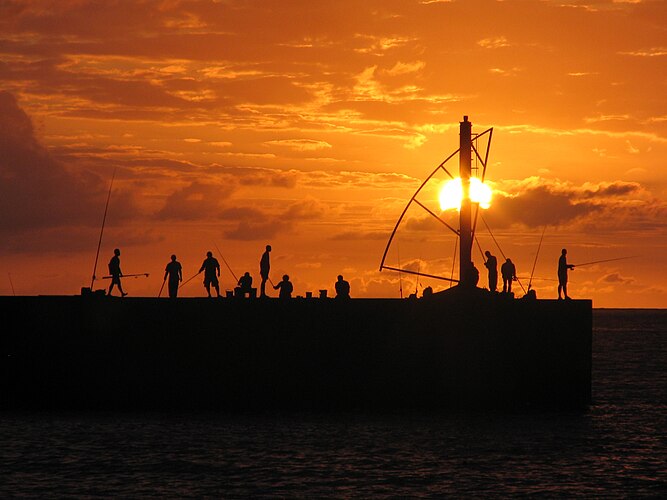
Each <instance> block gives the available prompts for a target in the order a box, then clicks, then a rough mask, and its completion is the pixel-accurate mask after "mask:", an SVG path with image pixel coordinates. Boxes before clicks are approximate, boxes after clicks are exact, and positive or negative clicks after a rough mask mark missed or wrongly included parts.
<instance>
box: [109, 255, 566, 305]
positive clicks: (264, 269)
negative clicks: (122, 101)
mask: <svg viewBox="0 0 667 500" xmlns="http://www.w3.org/2000/svg"><path fill="white" fill-rule="evenodd" d="M270 253H271V245H266V249H265V251H264V253H263V254H262V257H261V259H260V261H259V275H260V277H261V279H262V281H261V284H260V297H262V298H263V297H267V295H266V282H267V281H269V282H270V283H271V285H273V289H274V290H279V292H278V297H279V298H281V299H289V298H291V297H292V293H293V292H294V285H293V284H292V282H291V281H290V278H289V275H287V274H285V275H283V279H282V281H280V282H278V284H277V285H274V284H273V282H272V281H271V279H270V278H269V271H270V270H271V258H270ZM484 255H485V256H486V260H485V262H484V267H486V268H487V270H488V280H489V290H490V291H491V292H492V293H497V291H498V259H497V258H496V256H495V255H492V254H491V252H490V251H488V250H487V251H486V252H484ZM570 269H574V265H573V264H568V263H567V249H565V248H563V249H562V251H561V256H560V258H559V259H558V299H559V300H561V299H562V298H565V299H569V298H570V297H569V296H568V294H567V279H568V276H567V275H568V270H570ZM202 272H203V273H204V288H205V289H206V293H207V294H208V296H209V297H211V296H212V295H211V287H213V289H214V290H215V293H216V296H217V297H220V280H219V279H218V278H219V277H220V263H219V262H218V260H217V259H216V258H215V257H213V252H210V251H209V252H206V258H205V259H204V262H202V265H201V267H200V268H199V272H198V273H197V275H198V274H200V273H202ZM471 272H472V273H473V274H474V280H473V282H474V284H475V286H476V285H477V282H478V280H479V271H478V270H477V268H476V267H475V265H474V264H473V263H471ZM109 274H110V275H111V276H110V277H111V285H110V286H109V295H111V292H112V291H113V289H114V287H118V291H119V292H120V294H121V296H122V297H125V296H126V295H127V293H126V292H125V291H123V287H122V284H121V280H120V279H121V277H122V276H123V273H122V271H121V269H120V250H119V249H118V248H116V249H115V250H114V255H113V257H112V258H111V260H110V261H109ZM500 275H501V277H502V280H503V288H502V293H504V294H511V293H512V282H513V281H517V277H516V266H515V265H514V263H513V262H512V259H510V258H506V259H505V262H504V263H503V264H502V265H501V266H500ZM195 276H196V275H195ZM193 278H194V276H193ZM191 279H192V278H191ZM188 281H189V280H188ZM165 282H167V283H168V285H167V289H168V291H169V297H170V298H176V297H177V296H178V289H179V288H180V287H181V286H182V284H183V283H182V282H183V267H182V266H181V263H180V262H178V261H177V260H176V255H172V256H171V261H170V262H169V263H168V264H167V266H166V267H165V270H164V279H163V286H164V283H165ZM529 288H530V286H529ZM335 290H336V298H349V297H350V284H349V282H347V281H346V280H344V279H343V276H342V275H339V276H338V278H337V281H336V283H335ZM160 291H161V290H160ZM235 292H236V295H239V296H242V297H244V296H246V295H248V296H250V297H254V296H256V292H257V290H256V289H255V288H253V287H252V276H251V275H250V273H249V272H246V273H245V274H243V276H241V278H240V279H239V280H238V283H237V287H236V288H235ZM529 292H530V290H529ZM533 293H534V292H533Z"/></svg>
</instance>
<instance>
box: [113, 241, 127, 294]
mask: <svg viewBox="0 0 667 500" xmlns="http://www.w3.org/2000/svg"><path fill="white" fill-rule="evenodd" d="M109 274H110V275H111V285H109V295H111V291H112V290H113V287H114V286H117V287H118V291H119V292H120V296H121V297H125V296H126V295H127V293H125V292H124V291H123V285H121V283H120V277H121V276H123V271H121V270H120V250H119V249H118V248H116V249H114V251H113V257H111V260H110V261H109Z"/></svg>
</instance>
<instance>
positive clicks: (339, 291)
mask: <svg viewBox="0 0 667 500" xmlns="http://www.w3.org/2000/svg"><path fill="white" fill-rule="evenodd" d="M336 298H337V299H349V298H350V283H349V282H347V281H345V280H344V279H343V275H342V274H339V275H338V281H336Z"/></svg>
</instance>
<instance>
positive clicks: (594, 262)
mask: <svg viewBox="0 0 667 500" xmlns="http://www.w3.org/2000/svg"><path fill="white" fill-rule="evenodd" d="M635 257H639V256H638V255H630V256H628V257H617V258H615V259H604V260H594V261H593V262H584V263H583V264H572V265H573V266H574V267H581V266H592V265H593V264H602V263H603V262H614V261H616V260H624V259H634V258H635Z"/></svg>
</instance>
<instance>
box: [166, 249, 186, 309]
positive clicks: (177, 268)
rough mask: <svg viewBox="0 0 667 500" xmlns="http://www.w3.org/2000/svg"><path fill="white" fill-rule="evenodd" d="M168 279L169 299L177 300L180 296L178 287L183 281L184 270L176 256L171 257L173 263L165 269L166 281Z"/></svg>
mask: <svg viewBox="0 0 667 500" xmlns="http://www.w3.org/2000/svg"><path fill="white" fill-rule="evenodd" d="M167 278H169V284H168V287H169V298H170V299H175V298H176V296H177V295H178V285H179V283H180V282H181V281H183V268H182V266H181V263H180V262H178V261H177V260H176V256H175V255H172V256H171V262H169V264H167V267H165V268H164V279H165V280H166V279H167Z"/></svg>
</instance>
